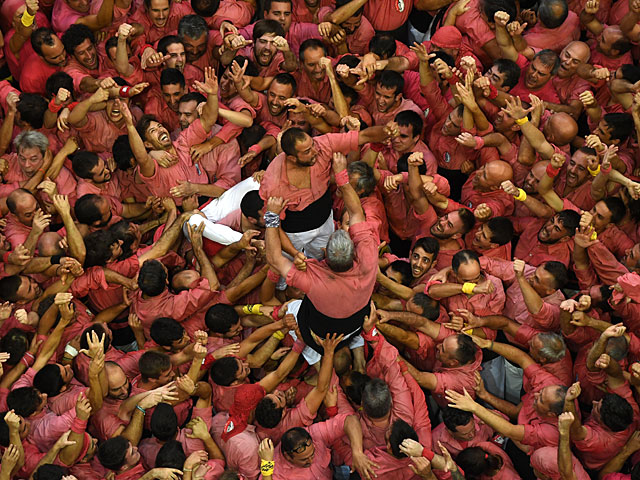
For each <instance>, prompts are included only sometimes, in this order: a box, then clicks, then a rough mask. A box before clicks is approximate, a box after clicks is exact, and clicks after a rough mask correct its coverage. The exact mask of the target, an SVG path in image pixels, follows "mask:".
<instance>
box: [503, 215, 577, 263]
mask: <svg viewBox="0 0 640 480" xmlns="http://www.w3.org/2000/svg"><path fill="white" fill-rule="evenodd" d="M546 221H547V220H546V219H544V218H540V219H531V218H528V219H521V218H514V219H513V226H514V227H515V229H516V231H518V230H520V231H521V232H522V233H521V235H520V240H519V241H518V245H517V246H516V250H515V253H514V256H515V258H520V259H522V260H524V261H525V262H527V263H528V264H530V265H533V266H535V267H537V266H539V265H542V264H543V263H544V262H548V261H550V260H555V261H558V262H561V263H563V264H564V266H565V267H567V268H568V267H569V262H570V261H571V252H572V251H573V238H571V239H569V240H566V239H562V240H561V241H559V242H556V243H542V242H540V240H538V232H539V231H540V229H541V228H542V226H543V225H544V224H545V223H546ZM521 226H524V228H521ZM519 227H520V228H519Z"/></svg>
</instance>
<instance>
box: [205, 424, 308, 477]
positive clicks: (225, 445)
mask: <svg viewBox="0 0 640 480" xmlns="http://www.w3.org/2000/svg"><path fill="white" fill-rule="evenodd" d="M227 420H229V414H228V413H227V412H221V413H218V414H217V415H216V416H215V417H213V422H212V424H211V434H212V435H213V439H214V440H215V441H216V444H217V445H218V446H219V447H220V449H221V450H222V452H223V453H224V456H225V458H226V459H227V467H229V468H233V469H234V470H236V471H237V472H238V473H240V474H242V475H244V476H245V478H247V479H248V480H255V479H256V478H258V476H259V475H260V457H259V456H258V446H259V445H260V439H259V438H258V435H257V434H256V427H254V426H253V425H247V428H246V429H245V430H244V431H243V432H242V433H239V434H237V435H234V436H233V437H231V438H230V439H229V441H228V442H225V441H224V440H222V432H223V429H224V426H225V424H226V423H227ZM279 451H280V449H279V448H276V452H279ZM276 455H277V453H276ZM316 455H317V454H316ZM282 463H284V462H277V463H276V465H278V464H282Z"/></svg>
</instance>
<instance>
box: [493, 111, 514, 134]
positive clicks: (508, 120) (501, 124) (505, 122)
mask: <svg viewBox="0 0 640 480" xmlns="http://www.w3.org/2000/svg"><path fill="white" fill-rule="evenodd" d="M515 124H516V121H515V120H514V119H513V117H512V116H511V115H508V114H506V113H505V112H503V111H502V110H500V111H499V112H498V114H497V115H496V118H495V120H494V121H493V125H494V126H495V127H496V131H498V132H508V131H510V130H513V126H514V125H515Z"/></svg>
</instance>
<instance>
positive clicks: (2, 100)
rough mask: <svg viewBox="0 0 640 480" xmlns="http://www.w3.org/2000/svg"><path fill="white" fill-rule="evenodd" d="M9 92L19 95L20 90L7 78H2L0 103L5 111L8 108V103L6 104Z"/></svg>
mask: <svg viewBox="0 0 640 480" xmlns="http://www.w3.org/2000/svg"><path fill="white" fill-rule="evenodd" d="M11 92H14V93H16V94H18V95H20V90H16V89H15V88H14V87H13V86H12V85H11V84H10V83H9V82H8V81H7V80H2V81H1V82H0V105H1V106H2V110H4V111H5V113H6V112H7V111H8V110H9V105H7V95H8V94H9V93H11Z"/></svg>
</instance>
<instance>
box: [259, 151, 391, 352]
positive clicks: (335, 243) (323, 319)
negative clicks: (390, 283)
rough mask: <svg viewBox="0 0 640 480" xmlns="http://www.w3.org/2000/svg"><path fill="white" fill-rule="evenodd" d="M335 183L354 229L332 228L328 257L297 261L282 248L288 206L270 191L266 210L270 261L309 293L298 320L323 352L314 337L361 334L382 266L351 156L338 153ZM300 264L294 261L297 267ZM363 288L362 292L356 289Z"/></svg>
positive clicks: (348, 339) (306, 336) (305, 335)
mask: <svg viewBox="0 0 640 480" xmlns="http://www.w3.org/2000/svg"><path fill="white" fill-rule="evenodd" d="M333 170H334V173H335V178H336V183H337V184H338V187H339V189H340V191H341V193H342V198H343V199H344V203H345V206H346V208H347V211H348V212H349V223H350V225H349V232H348V233H347V232H345V231H344V230H338V231H336V232H334V233H332V234H331V236H330V237H329V241H328V242H327V245H326V258H325V260H323V261H318V260H306V261H305V260H304V259H301V258H296V259H295V260H294V261H293V262H292V261H291V260H289V259H288V258H286V257H285V256H284V255H283V254H282V245H281V243H280V232H279V229H280V213H281V212H282V210H283V209H284V207H285V203H286V202H285V200H284V199H283V198H281V197H279V198H277V197H270V198H269V200H268V202H267V211H266V212H265V214H264V220H265V226H266V242H267V261H268V262H269V265H270V266H271V267H272V268H273V270H275V271H276V273H278V274H280V275H281V276H283V277H285V279H286V281H287V284H288V285H291V286H293V287H296V288H299V289H300V290H302V291H303V292H305V293H306V296H305V298H304V299H303V300H302V303H301V305H300V310H299V311H298V315H297V320H298V325H299V327H300V334H301V335H302V338H303V340H304V341H305V343H306V344H307V345H308V346H310V347H311V348H313V349H314V350H316V351H317V352H318V353H322V347H320V346H319V345H318V344H317V342H316V341H315V339H316V338H317V337H319V338H324V337H326V336H327V335H328V334H330V333H338V334H344V340H343V342H342V343H341V344H340V345H338V348H341V346H344V345H346V344H347V343H350V342H351V340H352V339H353V338H354V337H355V336H357V335H358V333H359V332H360V330H361V328H362V323H363V321H364V318H365V316H366V315H368V314H369V300H370V298H371V294H372V293H373V288H374V285H375V281H376V274H377V271H378V268H377V265H378V263H377V261H378V255H377V251H378V244H377V242H376V234H375V232H374V231H373V229H372V228H371V226H370V225H369V224H368V223H367V222H366V221H365V216H364V211H363V209H362V205H361V204H360V199H359V198H358V194H357V193H356V192H355V190H354V189H353V187H352V186H351V184H350V183H349V174H348V173H347V159H346V157H345V156H344V155H343V154H341V153H334V154H333ZM294 265H295V267H294ZM353 292H358V295H355V296H354V295H353Z"/></svg>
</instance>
